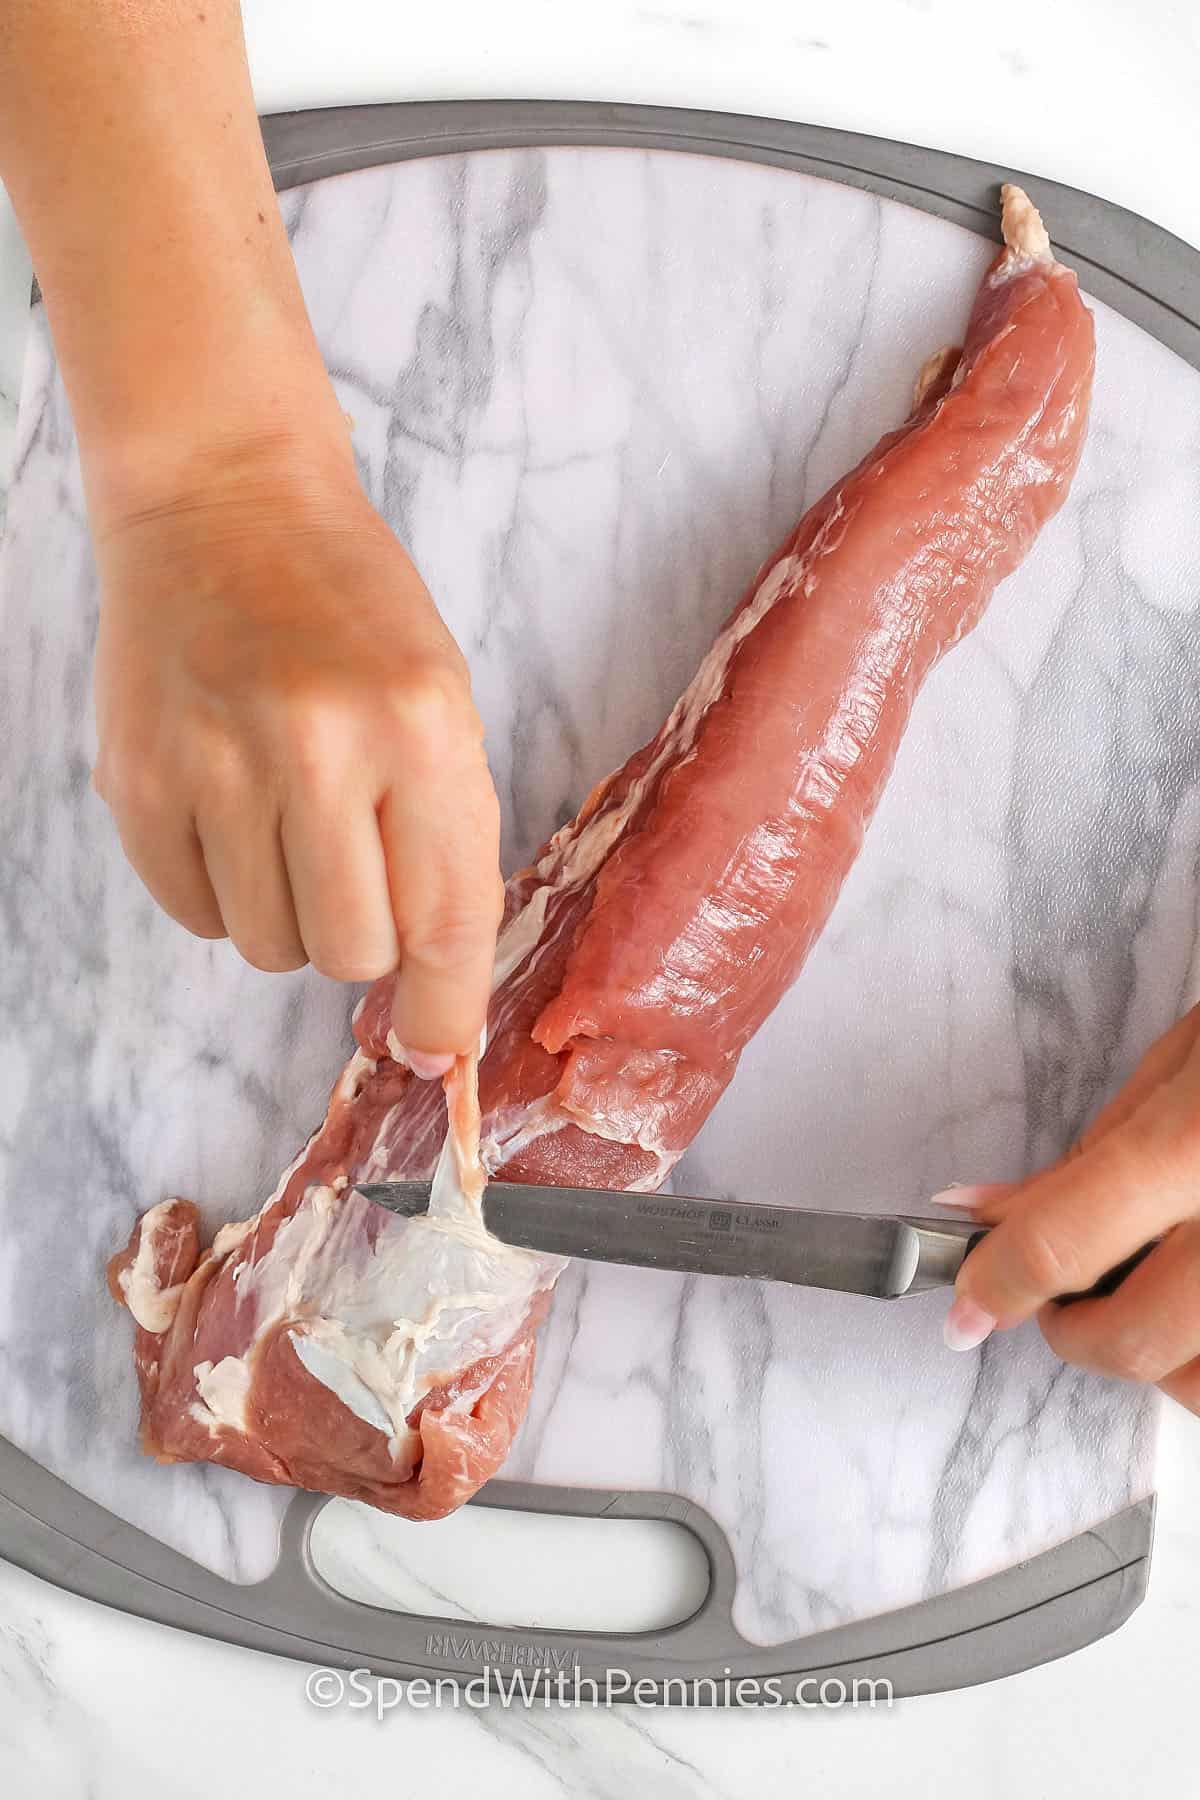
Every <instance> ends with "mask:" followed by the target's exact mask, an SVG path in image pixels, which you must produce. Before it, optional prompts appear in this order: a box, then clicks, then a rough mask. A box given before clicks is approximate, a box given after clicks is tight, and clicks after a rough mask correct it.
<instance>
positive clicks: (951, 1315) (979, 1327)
mask: <svg viewBox="0 0 1200 1800" xmlns="http://www.w3.org/2000/svg"><path fill="white" fill-rule="evenodd" d="M995 1329H996V1321H995V1319H993V1317H992V1315H991V1313H987V1312H984V1310H983V1308H982V1306H976V1304H975V1302H974V1300H968V1298H967V1296H966V1295H965V1294H960V1295H959V1297H958V1299H957V1300H956V1301H955V1302H954V1305H953V1306H952V1307H951V1308H950V1311H949V1312H948V1313H947V1314H946V1322H945V1324H944V1325H943V1326H942V1336H943V1337H944V1338H945V1340H946V1348H947V1350H977V1349H978V1348H979V1346H980V1344H982V1342H983V1340H984V1339H985V1338H986V1337H990V1336H991V1334H992V1332H993V1331H994V1330H995Z"/></svg>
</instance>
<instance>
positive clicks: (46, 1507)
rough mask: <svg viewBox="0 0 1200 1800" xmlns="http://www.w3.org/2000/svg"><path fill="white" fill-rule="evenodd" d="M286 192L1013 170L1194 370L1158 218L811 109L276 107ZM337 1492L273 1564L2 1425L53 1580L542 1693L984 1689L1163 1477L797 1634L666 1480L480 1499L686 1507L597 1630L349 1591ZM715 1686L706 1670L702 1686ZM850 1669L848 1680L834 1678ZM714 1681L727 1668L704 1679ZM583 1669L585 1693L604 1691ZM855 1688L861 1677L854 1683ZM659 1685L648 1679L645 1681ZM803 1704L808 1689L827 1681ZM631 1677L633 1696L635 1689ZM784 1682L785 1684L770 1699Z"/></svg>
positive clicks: (303, 1512) (354, 1663)
mask: <svg viewBox="0 0 1200 1800" xmlns="http://www.w3.org/2000/svg"><path fill="white" fill-rule="evenodd" d="M263 136H264V139H265V142H266V145H267V151H268V155H269V157H270V161H271V167H272V170H273V172H274V176H275V183H276V186H277V187H278V188H279V189H284V188H290V187H296V186H299V185H302V184H303V183H305V182H310V181H318V180H321V179H322V178H323V177H325V176H328V175H335V174H341V173H345V172H346V171H348V170H351V169H360V168H367V167H371V166H373V165H376V164H379V163H388V162H399V161H403V160H406V159H409V158H414V157H425V156H444V155H457V154H460V153H462V152H464V151H469V150H483V149H504V148H530V147H534V146H538V145H546V146H552V145H560V146H561V145H568V144H572V145H597V146H624V147H627V148H628V147H635V148H642V149H659V150H675V151H681V152H687V153H693V154H702V155H710V156H726V157H733V158H737V159H741V160H745V161H753V162H761V163H769V164H773V165H775V166H776V167H779V168H786V169H799V170H803V171H805V172H806V173H808V174H812V175H819V176H824V177H825V178H827V179H828V180H831V181H841V182H845V183H848V184H849V185H851V186H854V187H859V188H865V189H867V190H869V191H870V192H872V193H876V194H880V195H883V196H884V197H886V198H888V199H892V200H899V201H902V202H904V203H906V204H908V205H910V206H916V207H918V208H920V209H921V210H922V211H926V212H932V213H936V214H938V215H939V216H940V217H942V218H945V219H950V220H952V221H953V222H954V223H955V224H958V225H963V226H965V227H966V228H967V229H968V230H971V231H974V232H976V233H978V234H980V235H982V236H984V237H994V236H995V235H996V217H997V208H996V197H997V196H996V190H997V187H998V185H999V183H1000V182H1001V181H1003V180H1010V179H1013V178H1014V176H1015V178H1016V179H1018V180H1020V181H1021V182H1022V184H1023V185H1024V186H1026V187H1027V188H1028V189H1029V190H1030V192H1031V193H1032V194H1033V196H1034V198H1035V199H1036V200H1037V201H1038V202H1039V203H1040V205H1041V206H1042V208H1043V210H1044V211H1045V213H1046V214H1047V216H1048V217H1049V218H1050V219H1051V220H1052V222H1053V226H1054V237H1055V244H1056V248H1057V249H1058V253H1059V255H1060V256H1061V257H1062V258H1063V260H1064V261H1065V262H1068V263H1070V264H1071V265H1072V266H1073V267H1075V268H1076V269H1077V270H1078V272H1079V274H1080V278H1081V280H1082V282H1083V285H1084V286H1085V288H1086V289H1087V290H1088V292H1089V293H1091V294H1092V295H1094V296H1095V297H1096V298H1098V299H1100V300H1103V301H1104V302H1105V303H1106V304H1107V305H1109V306H1111V307H1113V308H1114V310H1116V311H1118V312H1121V313H1123V314H1125V316H1126V317H1127V318H1129V319H1132V320H1133V321H1134V322H1135V323H1136V324H1138V325H1140V326H1142V327H1143V329H1145V330H1146V331H1149V332H1150V333H1151V334H1152V335H1153V336H1155V337H1157V338H1159V339H1160V340H1161V341H1162V342H1163V343H1164V344H1166V345H1167V346H1168V347H1169V348H1170V349H1172V350H1174V351H1175V352H1176V353H1177V354H1178V355H1180V356H1182V357H1183V358H1184V359H1185V360H1186V361H1187V362H1189V363H1191V364H1193V365H1194V366H1195V367H1196V368H1200V254H1198V253H1197V252H1196V251H1195V250H1193V249H1192V248H1191V247H1190V246H1189V245H1187V244H1185V243H1183V242H1182V241H1181V240H1180V239H1178V238H1175V237H1173V236H1172V235H1171V234H1170V233H1169V232H1167V231H1164V230H1163V229H1162V228H1161V227H1160V226H1157V225H1154V224H1151V223H1150V222H1149V221H1148V220H1146V219H1142V218H1140V217H1139V216H1138V215H1137V214H1135V213H1131V212H1127V211H1125V210H1124V209H1123V208H1121V207H1117V206H1113V205H1112V204H1110V203H1109V202H1108V201H1104V200H1099V199H1097V198H1095V197H1094V196H1093V195H1090V194H1084V193H1081V192H1079V191H1078V190H1077V189H1074V188H1068V187H1063V186H1061V185H1060V184H1059V183H1057V182H1050V181H1042V180H1040V179H1038V178H1037V177H1033V176H1026V175H1022V174H1020V173H1019V172H1017V171H1013V170H1009V169H1001V168H999V167H996V166H993V165H990V164H987V163H981V162H975V161H972V160H970V159H968V158H965V157H960V156H953V155H950V154H949V153H948V152H945V151H939V150H925V149H920V148H918V147H917V146H915V145H912V144H902V143H896V142H893V141H891V140H889V139H885V138H872V137H865V136H862V135H861V134H857V133H851V132H842V131H836V130H832V129H829V128H827V127H824V126H819V125H801V124H793V123H788V122H786V121H782V120H774V119H758V118H749V117H737V116H733V115H729V114H721V113H708V112H692V111H686V110H683V109H675V108H664V107H649V106H615V105H607V104H604V103H601V102H559V101H519V100H518V101H510V100H504V101H500V100H498V101H478V102H476V101H448V102H431V103H426V102H414V103H405V104H399V105H393V106H357V107H342V108H333V109H330V110H327V111H316V112H300V113H280V114H276V115H274V116H273V117H269V118H267V119H265V120H264V121H263ZM325 1504H326V1500H325V1498H324V1496H321V1495H312V1494H298V1495H297V1496H296V1498H295V1499H294V1500H293V1501H292V1503H291V1504H290V1506H289V1507H288V1510H287V1513H286V1515H285V1518H284V1521H283V1526H282V1529H281V1533H280V1555H279V1561H278V1563H277V1565H276V1567H275V1569H274V1570H273V1572H272V1573H271V1575H270V1576H269V1577H268V1578H267V1580H266V1581H263V1582H259V1583H257V1584H255V1585H240V1584H238V1583H237V1582H231V1581H227V1580H225V1579H224V1578H223V1577H221V1576H219V1575H215V1574H213V1573H212V1572H211V1571H210V1570H207V1569H204V1568H202V1567H201V1566H200V1565H199V1564H197V1563H195V1562H193V1561H192V1560H191V1559H190V1558H189V1557H186V1556H183V1555H182V1554H181V1553H180V1552H178V1551H176V1550H172V1549H170V1548H169V1547H168V1546H166V1545H165V1544H162V1543H160V1542H159V1541H158V1540H157V1539H155V1538H152V1537H150V1536H149V1535H148V1534H147V1533H145V1532H142V1531H139V1530H137V1529H136V1528H135V1527H134V1526H132V1525H128V1524H126V1523H125V1522H124V1521H123V1520H121V1519H119V1518H117V1517H116V1516H115V1514H113V1513H110V1512H108V1511H107V1510H106V1509H105V1508H103V1507H101V1506H99V1505H97V1504H96V1503H95V1502H94V1501H92V1500H88V1499H86V1498H85V1497H84V1496H83V1495H82V1494H80V1493H78V1492H76V1490H75V1489H74V1488H72V1487H70V1486H69V1485H68V1484H67V1483H66V1482H64V1481H61V1480H60V1479H59V1478H58V1477H57V1476H55V1475H52V1474H51V1473H50V1472H49V1471H48V1470H46V1469H44V1468H42V1467H41V1465H40V1464H38V1463H35V1462H34V1461H33V1460H32V1458H30V1457H28V1456H26V1455H25V1453H24V1452H23V1451H20V1450H18V1449H17V1448H16V1446H15V1445H13V1444H10V1443H8V1442H7V1441H6V1440H4V1439H0V1555H2V1556H3V1557H4V1558H5V1559H6V1560H7V1561H9V1562H11V1563H14V1564H16V1565H17V1566H18V1567H20V1568H24V1569H26V1570H28V1571H29V1572H30V1573H31V1574H34V1575H38V1576H40V1577H42V1578H43V1579H44V1580H47V1581H50V1582H53V1583H54V1584H55V1585H57V1586H58V1587H62V1588H66V1589H68V1590H69V1591H71V1592H73V1593H77V1594H80V1595H83V1596H85V1597H86V1598H88V1599H91V1600H97V1601H99V1602H101V1603H102V1604H104V1605H108V1606H112V1607H115V1608H117V1609H119V1610H121V1611H124V1612H128V1613H132V1614H135V1615H136V1616H138V1617H140V1618H145V1619H152V1620H155V1621H157V1622H158V1623H160V1624H164V1625H171V1626H175V1627H177V1628H179V1629H181V1630H187V1631H193V1632H197V1633H199V1634H201V1635H202V1636H206V1637H212V1638H217V1639H220V1640H222V1641H224V1642H226V1643H232V1644H240V1645H243V1646H245V1647H247V1648H251V1649H257V1650H266V1651H271V1652H273V1653H275V1654H277V1655H282V1656H290V1657H294V1658H297V1659H299V1660H301V1661H304V1662H312V1663H317V1664H321V1665H323V1666H327V1667H331V1668H341V1669H351V1670H353V1669H369V1670H371V1671H373V1672H374V1673H375V1674H376V1675H379V1676H393V1677H396V1678H398V1679H401V1680H412V1679H415V1678H418V1677H427V1678H428V1677H432V1678H435V1679H436V1678H439V1677H440V1678H442V1679H446V1678H449V1679H451V1680H457V1681H461V1682H466V1681H473V1680H476V1679H478V1677H479V1676H480V1675H481V1674H483V1673H486V1674H487V1675H488V1676H489V1679H490V1681H491V1684H492V1686H493V1687H498V1686H499V1684H500V1683H501V1682H503V1680H504V1679H505V1676H506V1675H513V1674H515V1673H517V1672H518V1671H520V1672H521V1673H522V1675H523V1676H524V1678H525V1679H526V1680H527V1681H530V1682H532V1681H533V1680H535V1679H538V1680H540V1681H542V1682H543V1683H545V1684H546V1691H547V1692H549V1693H551V1694H556V1693H557V1692H558V1690H557V1689H556V1688H554V1687H553V1686H552V1684H553V1682H554V1681H555V1680H556V1679H557V1678H558V1676H559V1675H560V1674H563V1675H565V1677H566V1679H567V1681H568V1690H567V1691H568V1693H569V1692H570V1686H569V1684H570V1682H571V1681H572V1680H573V1679H577V1680H579V1681H581V1682H586V1681H595V1682H596V1683H598V1684H599V1685H600V1688H601V1691H602V1692H603V1691H605V1683H606V1679H607V1678H609V1677H611V1678H612V1681H614V1682H615V1683H617V1684H620V1683H623V1682H624V1681H625V1680H626V1679H627V1678H628V1679H629V1680H630V1681H636V1682H650V1683H653V1684H654V1687H655V1691H656V1692H657V1693H658V1694H659V1696H660V1698H663V1699H668V1700H669V1699H671V1698H672V1697H674V1698H679V1697H680V1696H681V1692H682V1690H681V1689H680V1688H678V1687H675V1688H674V1693H673V1694H672V1690H671V1689H670V1688H668V1687H667V1686H666V1684H668V1683H671V1684H675V1683H680V1682H682V1683H684V1684H690V1685H689V1686H688V1689H687V1691H688V1692H689V1693H690V1694H691V1695H692V1696H694V1700H693V1703H701V1704H703V1703H709V1702H713V1701H716V1702H720V1701H722V1700H728V1699H729V1698H730V1684H734V1685H736V1683H737V1682H738V1681H739V1680H743V1679H749V1680H751V1681H757V1682H759V1683H762V1682H767V1681H772V1682H778V1683H780V1684H781V1691H782V1693H783V1695H784V1697H785V1698H786V1697H787V1696H788V1693H789V1688H793V1689H794V1684H795V1683H798V1682H800V1681H801V1680H808V1681H812V1682H816V1683H818V1684H819V1683H822V1682H825V1683H833V1684H835V1685H834V1687H833V1688H831V1690H830V1692H831V1693H832V1694H833V1695H834V1696H835V1701H836V1696H837V1695H838V1693H839V1692H842V1691H843V1690H844V1691H845V1692H846V1693H849V1692H851V1691H853V1686H854V1684H855V1683H856V1682H857V1683H866V1682H875V1683H878V1684H881V1687H882V1684H885V1683H886V1684H889V1688H888V1690H887V1691H889V1692H890V1693H891V1694H892V1695H894V1696H895V1697H896V1698H901V1697H903V1696H906V1695H911V1694H920V1693H931V1692H936V1691H940V1690H943V1689H949V1688H957V1687H965V1686H969V1685H971V1684H973V1683H976V1682H981V1681H988V1680H992V1679H994V1678H995V1677H997V1676H1000V1675H1008V1674H1013V1673H1015V1672H1016V1671H1018V1670H1020V1669H1025V1668H1031V1667H1033V1666H1034V1665H1035V1664H1038V1663H1042V1662H1047V1661H1050V1660H1051V1659H1052V1658H1054V1657H1058V1656H1064V1655H1066V1654H1067V1653H1068V1652H1069V1651H1071V1650H1076V1649H1079V1648H1081V1647H1082V1646H1083V1645H1084V1644H1088V1643H1091V1642H1092V1641H1093V1640H1095V1639H1096V1638H1099V1637H1103V1636H1104V1635H1105V1634H1106V1633H1108V1632H1110V1631H1113V1630H1115V1629H1116V1627H1117V1626H1118V1625H1120V1624H1122V1623H1123V1622H1124V1621H1125V1619H1127V1618H1128V1617H1129V1615H1130V1613H1131V1612H1133V1611H1134V1609H1135V1608H1136V1607H1137V1606H1138V1604H1139V1603H1140V1601H1141V1600H1142V1598H1143V1596H1144V1594H1145V1591H1146V1582H1147V1577H1148V1572H1149V1561H1150V1550H1151V1544H1152V1540H1153V1532H1154V1501H1153V1498H1152V1497H1151V1498H1147V1499H1144V1500H1142V1501H1139V1502H1137V1503H1136V1504H1135V1505H1133V1506H1130V1507H1127V1508H1125V1509H1124V1510H1123V1511H1121V1512H1119V1513H1116V1514H1114V1515H1113V1516H1112V1517H1111V1518H1109V1519H1106V1520H1103V1521H1102V1522H1101V1523H1099V1524H1098V1525H1096V1526H1094V1527H1093V1528H1092V1529H1091V1530H1089V1531H1086V1532H1081V1533H1080V1534H1078V1535H1077V1536H1076V1537H1074V1538H1071V1539H1069V1540H1068V1541H1067V1542H1066V1543H1064V1544H1060V1545H1057V1546H1056V1547H1055V1548H1053V1549H1051V1550H1048V1551H1046V1552H1045V1553H1044V1554H1042V1555H1040V1556H1036V1557H1033V1558H1031V1559H1030V1560H1028V1561H1027V1562H1024V1563H1020V1564H1017V1565H1016V1566H1015V1567H1013V1568H1011V1569H1006V1570H1004V1571H1002V1572H1001V1573H1000V1574H998V1575H993V1576H990V1577H988V1578H987V1579H986V1580H982V1581H977V1582H974V1583H972V1584H971V1585H970V1586H967V1587H963V1588H959V1589H956V1590H954V1591H952V1592H950V1593H946V1594H942V1595H938V1596H935V1597H934V1598H932V1599H929V1600H925V1601H922V1602H920V1603H919V1604H917V1605H914V1606H908V1607H903V1608H901V1609H899V1610H897V1611H894V1612H889V1613H882V1614H879V1615H877V1616H875V1617H873V1618H869V1619H863V1620H859V1621H857V1622H855V1623H854V1624H850V1625H844V1626H838V1627H835V1628H834V1629H832V1630H828V1631H823V1632H818V1633H815V1634H814V1635H812V1636H810V1637H807V1638H800V1639H796V1640H793V1641H792V1642H790V1643H785V1644H778V1645H773V1646H770V1647H761V1646H756V1645H752V1644H749V1643H747V1642H746V1640H745V1639H743V1638H742V1637H741V1636H740V1635H739V1634H738V1632H737V1630H736V1629H735V1627H734V1624H733V1620H732V1612H731V1609H732V1604H733V1597H734V1589H735V1585H736V1570H735V1568H734V1563H733V1558H732V1555H731V1553H730V1550H729V1546H728V1544H727V1542H726V1540H725V1537H724V1534H723V1533H722V1531H721V1530H720V1527H719V1526H718V1525H717V1524H716V1522H715V1521H714V1520H713V1519H711V1518H710V1517H709V1516H708V1515H707V1514H706V1513H705V1512H703V1510H702V1509H700V1508H699V1507H697V1506H695V1505H693V1504H692V1503H691V1502H688V1501H685V1500H682V1499H680V1498H679V1496H677V1495H674V1494H658V1493H623V1492H614V1491H601V1490H595V1489H584V1488H552V1487H541V1486H534V1485H532V1484H528V1483H523V1482H508V1481H494V1482H491V1483H489V1485H488V1487H487V1488H486V1489H485V1490H484V1491H483V1492H482V1493H481V1494H479V1495H477V1496H476V1498H475V1500H474V1502H473V1503H472V1504H474V1505H477V1506H484V1507H501V1508H514V1509H518V1510H521V1511H525V1512H534V1513H543V1514H553V1513H565V1514H571V1515H574V1516H581V1517H597V1518H598V1517H600V1516H601V1515H603V1516H604V1517H606V1518H622V1519H632V1518H643V1519H647V1518H648V1519H661V1520H670V1521H674V1522H675V1523H677V1524H679V1525H681V1526H683V1527H685V1528H687V1529H689V1530H691V1531H692V1532H693V1533H694V1534H695V1535H696V1536H697V1538H698V1539H699V1540H700V1542H701V1544H702V1546H703V1548H704V1551H705V1554H706V1556H707V1558H708V1563H709V1569H710V1575H711V1581H710V1586H709V1591H708V1593H707V1595H706V1597H705V1599H704V1601H703V1603H702V1605H701V1606H700V1608H699V1609H698V1610H697V1611H696V1612H695V1613H694V1614H693V1615H692V1616H691V1617H690V1618H688V1619H685V1620H683V1621H681V1622H680V1623H679V1624H677V1625H673V1626H671V1627H669V1628H667V1629H664V1630H661V1631H652V1632H638V1633H634V1634H629V1635H625V1634H619V1633H607V1632H601V1633H596V1632H592V1633H588V1632H570V1631H561V1630H541V1629H536V1628H512V1627H507V1626H493V1625H488V1624H478V1625H475V1624H470V1623H464V1622H463V1621H462V1620H457V1619H443V1618H435V1617H418V1616H416V1615H409V1614H405V1613H399V1612H393V1611H390V1610H388V1609H386V1608H382V1607H375V1606H368V1605H364V1604H363V1603H361V1602H358V1601H352V1600H348V1599H346V1598H345V1597H344V1596H342V1595H340V1594H338V1593H337V1592H336V1591H335V1590H334V1589H333V1588H331V1587H329V1586H328V1584H327V1583H326V1582H325V1581H323V1580H322V1578H321V1577H320V1575H319V1574H318V1572H317V1570H316V1569H315V1567H314V1565H313V1560H312V1554H311V1549H310V1533H311V1529H312V1525H313V1522H314V1520H315V1518H316V1516H317V1514H318V1513H319V1512H320V1510H321V1508H322V1507H323V1506H324V1505H325ZM697 1683H699V1684H701V1685H700V1687H699V1688H697V1687H696V1685H695V1684H697ZM838 1683H840V1684H842V1687H841V1689H839V1688H838V1687H837V1686H836V1684H838ZM709 1684H711V1685H709ZM588 1691H590V1690H586V1689H585V1692H588ZM860 1691H861V1689H860ZM643 1692H644V1690H643ZM807 1692H808V1694H809V1698H808V1703H809V1704H811V1703H812V1700H811V1690H807ZM622 1697H627V1696H622ZM763 1697H764V1698H766V1699H768V1700H771V1701H773V1695H772V1694H771V1692H770V1690H768V1691H767V1692H766V1694H765V1695H764V1696H763Z"/></svg>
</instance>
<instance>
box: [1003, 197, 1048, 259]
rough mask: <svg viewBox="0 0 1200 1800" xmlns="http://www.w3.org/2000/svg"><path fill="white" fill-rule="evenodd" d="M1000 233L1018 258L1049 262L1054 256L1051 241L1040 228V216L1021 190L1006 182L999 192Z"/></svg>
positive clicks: (1044, 230)
mask: <svg viewBox="0 0 1200 1800" xmlns="http://www.w3.org/2000/svg"><path fill="white" fill-rule="evenodd" d="M1000 203H1001V215H1000V229H1001V231H1002V232H1003V234H1004V242H1005V243H1006V244H1007V245H1008V247H1009V249H1010V250H1012V251H1013V252H1015V254H1016V255H1017V256H1031V257H1035V258H1038V259H1039V260H1042V261H1048V260H1049V258H1050V257H1051V255H1052V254H1053V252H1052V251H1051V249H1050V238H1049V235H1048V233H1047V231H1046V227H1045V226H1044V225H1043V224H1042V215H1041V213H1040V212H1039V211H1038V209H1037V207H1036V206H1035V205H1034V204H1033V201H1032V200H1031V199H1030V198H1029V195H1028V194H1027V193H1026V192H1025V189H1024V188H1019V187H1017V186H1016V185H1015V184H1014V183H1013V182H1011V181H1006V182H1005V184H1004V186H1003V187H1002V188H1001V189H1000Z"/></svg>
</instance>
